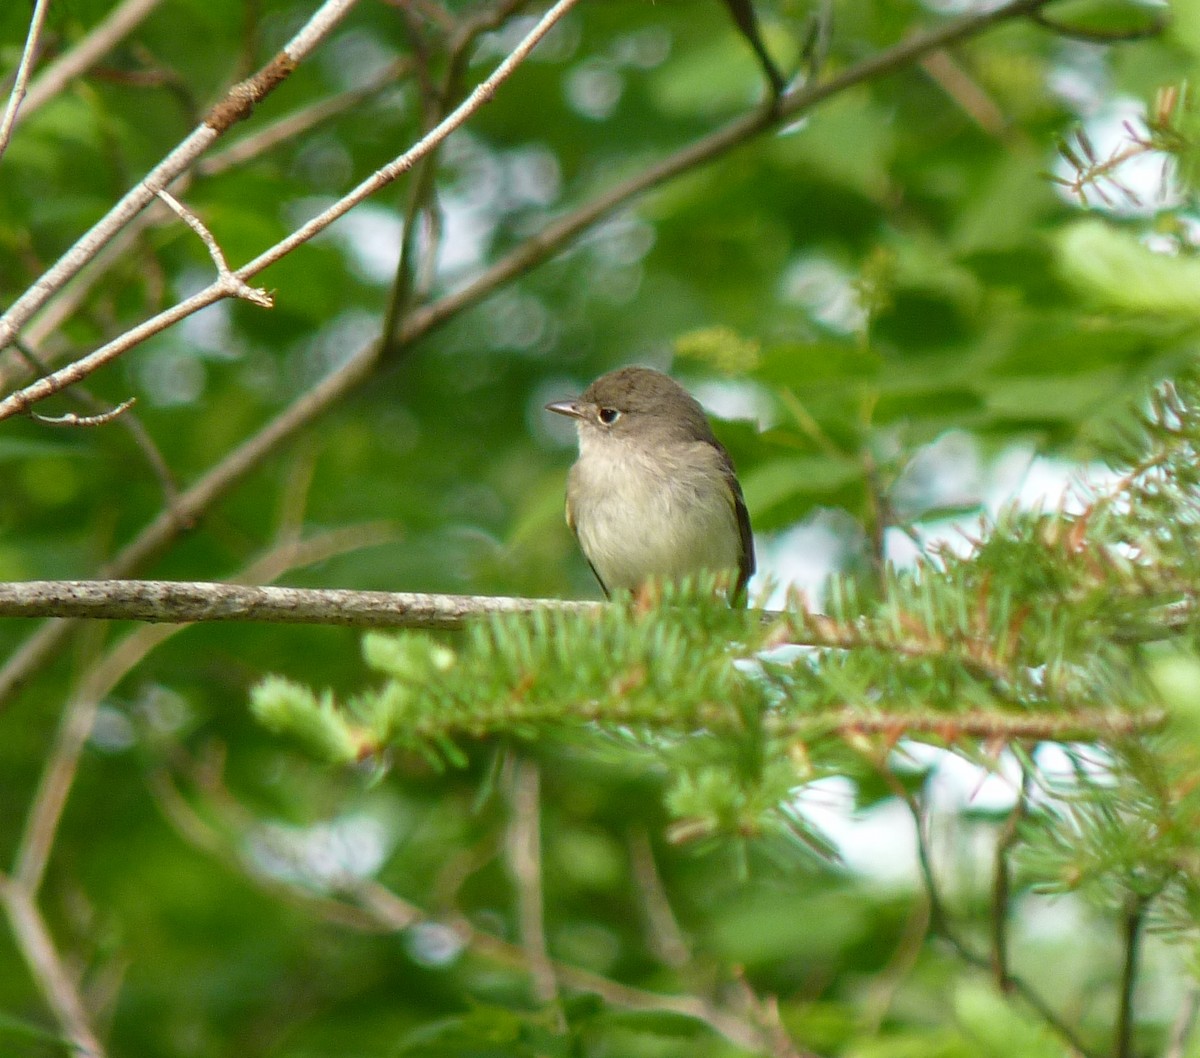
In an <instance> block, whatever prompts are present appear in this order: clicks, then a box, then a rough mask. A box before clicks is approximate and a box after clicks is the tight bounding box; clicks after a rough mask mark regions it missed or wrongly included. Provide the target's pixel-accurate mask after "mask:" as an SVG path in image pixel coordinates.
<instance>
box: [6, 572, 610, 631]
mask: <svg viewBox="0 0 1200 1058" xmlns="http://www.w3.org/2000/svg"><path fill="white" fill-rule="evenodd" d="M601 605H603V604H602V603H597V602H570V601H567V600H563V599H514V598H507V597H502V596H500V597H489V596H482V595H422V594H416V593H405V592H384V591H347V590H341V589H318V588H277V587H270V586H249V585H239V584H221V583H205V582H187V581H164V580H158V581H155V580H107V581H105V580H93V581H86V580H77V581H70V580H64V581H23V582H13V583H0V616H3V617H89V618H100V619H103V620H112V621H147V622H150V623H152V624H153V623H167V624H179V623H184V622H191V621H264V622H272V623H286V624H328V625H348V626H352V627H358V628H381V627H383V628H386V627H405V628H460V627H462V624H463V622H464V621H465V620H466V619H467V618H469V617H477V616H480V615H483V614H495V613H531V612H533V611H534V610H542V609H547V608H554V609H559V610H564V611H570V612H587V611H589V610H594V609H597V608H598V607H600V606H601Z"/></svg>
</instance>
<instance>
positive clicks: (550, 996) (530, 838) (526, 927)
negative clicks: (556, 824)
mask: <svg viewBox="0 0 1200 1058" xmlns="http://www.w3.org/2000/svg"><path fill="white" fill-rule="evenodd" d="M510 764H511V768H510V769H509V770H510V771H511V775H510V791H509V799H510V805H511V818H510V819H509V824H508V842H507V845H508V869H509V871H510V872H511V874H512V879H513V883H514V885H515V887H516V890H517V923H518V932H519V936H520V938H521V947H522V948H524V949H525V957H526V960H527V961H528V963H529V974H530V976H531V977H532V978H533V996H534V999H535V1000H536V1001H537V1002H539V1003H543V1004H544V1003H552V1002H554V1000H555V999H556V998H557V997H558V984H557V982H556V981H555V979H554V966H553V964H552V963H551V962H550V956H549V954H548V953H547V951H546V923H545V919H544V916H543V908H542V803H541V797H542V795H541V774H540V773H539V771H538V766H537V765H536V764H535V763H534V762H533V761H531V760H526V759H523V758H521V757H510Z"/></svg>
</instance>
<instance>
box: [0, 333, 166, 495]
mask: <svg viewBox="0 0 1200 1058" xmlns="http://www.w3.org/2000/svg"><path fill="white" fill-rule="evenodd" d="M13 348H14V349H16V351H17V352H18V353H19V354H20V356H21V357H22V358H24V359H25V360H26V361H27V362H28V363H29V364H30V365H32V367H33V368H34V370H36V371H40V372H43V373H44V372H45V371H46V367H45V365H44V364H43V363H42V361H41V358H40V357H38V356H37V355H35V354H34V352H33V350H32V349H30V348H29V346H28V345H27V344H26V343H25V342H24V341H23V340H22V339H20V338H18V339H17V340H16V341H15V342H13ZM72 393H73V395H74V397H75V399H76V400H77V401H78V402H79V403H80V404H82V405H84V406H85V407H89V408H91V409H92V410H93V413H94V414H93V415H91V416H76V417H75V418H76V419H77V420H79V422H83V423H86V424H87V425H97V424H98V423H100V422H107V421H111V420H112V419H114V418H118V419H119V422H120V424H121V425H122V426H123V427H124V428H125V430H126V431H127V432H128V433H129V435H130V436H131V437H132V438H133V443H134V444H135V445H136V446H137V448H138V450H139V451H140V452H141V453H142V455H143V456H144V457H145V459H146V462H147V463H149V464H150V469H151V470H152V471H153V472H154V476H155V477H156V478H157V479H158V482H159V485H160V486H161V487H162V491H163V497H164V498H165V499H166V502H167V503H168V504H170V503H172V502H174V500H175V498H176V497H177V496H178V495H179V486H178V485H177V484H176V481H175V475H174V474H172V473H171V468H170V466H168V464H167V460H166V457H164V456H163V454H162V452H161V451H160V450H159V447H158V445H157V444H155V443H154V438H153V437H151V436H150V431H149V430H147V429H146V427H145V424H144V423H143V422H142V420H141V419H139V418H138V417H137V416H136V415H127V414H124V412H125V411H127V410H128V409H129V408H131V407H132V406H133V404H134V403H135V401H136V399H137V398H135V397H131V398H130V399H129V400H127V401H125V402H124V403H123V404H121V405H118V407H117V408H115V409H112V410H110V411H105V410H103V409H105V408H106V405H105V403H104V402H103V401H102V400H100V398H99V397H97V396H95V395H94V394H93V393H92V392H91V391H90V390H89V389H87V387H86V386H76V387H75V388H74V390H73V391H72ZM34 418H36V419H37V420H38V421H41V422H49V423H50V424H51V425H56V422H55V420H53V419H47V418H46V417H45V416H42V415H35V416H34ZM71 425H76V423H71Z"/></svg>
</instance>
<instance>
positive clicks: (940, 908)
mask: <svg viewBox="0 0 1200 1058" xmlns="http://www.w3.org/2000/svg"><path fill="white" fill-rule="evenodd" d="M880 773H881V774H882V776H883V778H884V780H885V781H886V782H887V784H888V785H889V786H890V787H891V789H892V791H893V793H895V795H896V796H897V797H898V798H899V799H900V801H901V802H902V803H903V804H904V805H905V807H907V808H908V811H909V814H910V815H911V816H912V820H913V826H914V829H915V832H916V840H917V862H918V864H919V865H920V869H921V878H922V881H923V882H924V888H925V899H926V901H927V902H928V904H929V928H930V929H931V930H932V931H933V932H934V933H936V934H937V935H938V936H940V937H941V938H942V939H943V940H944V941H946V943H948V944H949V945H950V947H951V948H953V949H954V952H955V954H957V955H958V957H959V958H960V959H961V960H962V961H963V962H964V963H966V964H967V965H968V966H975V967H978V968H979V969H981V970H988V969H990V968H991V960H990V959H989V958H988V957H987V956H984V955H980V954H979V953H978V952H976V951H974V950H973V949H972V948H971V947H970V946H969V945H968V944H967V943H966V942H965V941H964V940H963V939H962V938H961V937H960V936H959V935H958V931H957V930H956V929H955V928H954V926H953V924H952V922H951V919H950V917H949V915H948V914H947V912H946V905H945V903H944V902H943V900H942V894H941V888H940V886H939V885H938V882H937V875H936V874H935V872H934V868H933V855H932V852H931V850H930V847H929V840H928V837H927V835H926V833H925V824H924V813H923V812H922V811H921V806H920V804H919V802H918V801H917V799H916V797H915V796H914V795H913V794H912V793H911V792H910V791H909V789H908V788H907V787H906V786H905V785H904V784H903V783H902V782H901V781H900V779H899V778H898V777H897V776H896V775H895V774H894V773H893V772H892V770H891V769H890V768H889V767H887V765H886V764H883V765H882V766H881V767H880ZM1007 980H1008V986H1009V987H1008V991H1009V992H1010V993H1012V994H1014V995H1017V996H1020V998H1021V999H1023V1000H1024V1001H1025V1002H1026V1003H1027V1004H1028V1005H1029V1006H1030V1007H1032V1008H1033V1010H1034V1011H1035V1012H1036V1013H1037V1014H1038V1016H1039V1017H1040V1018H1041V1019H1042V1021H1043V1022H1045V1024H1046V1025H1047V1026H1048V1027H1049V1028H1050V1029H1052V1030H1053V1031H1054V1032H1055V1033H1057V1034H1058V1035H1059V1036H1060V1037H1061V1038H1062V1039H1063V1040H1064V1041H1065V1042H1066V1043H1067V1044H1068V1045H1069V1046H1070V1047H1072V1048H1074V1049H1075V1051H1076V1052H1078V1054H1080V1055H1082V1056H1083V1058H1100V1056H1099V1055H1098V1054H1097V1052H1096V1051H1094V1050H1092V1049H1091V1048H1089V1047H1088V1046H1086V1045H1085V1044H1084V1042H1083V1040H1082V1039H1080V1037H1079V1034H1078V1033H1076V1031H1075V1030H1074V1029H1073V1028H1071V1026H1070V1025H1068V1024H1067V1023H1066V1022H1065V1021H1063V1019H1062V1018H1061V1017H1059V1015H1058V1014H1057V1013H1055V1012H1054V1011H1053V1010H1052V1009H1051V1008H1050V1006H1049V1005H1048V1004H1047V1003H1046V1001H1045V1000H1044V999H1043V998H1042V997H1041V995H1040V994H1038V993H1037V992H1036V991H1035V990H1034V989H1033V987H1032V986H1031V985H1030V984H1029V983H1028V982H1027V981H1025V979H1024V978H1021V977H1017V976H1015V975H1013V974H1011V973H1010V974H1009V975H1008V977H1007Z"/></svg>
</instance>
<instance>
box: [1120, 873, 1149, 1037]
mask: <svg viewBox="0 0 1200 1058" xmlns="http://www.w3.org/2000/svg"><path fill="white" fill-rule="evenodd" d="M1147 904H1148V901H1147V900H1146V898H1145V897H1142V896H1133V897H1131V898H1130V901H1129V905H1128V907H1127V908H1126V909H1125V915H1124V920H1123V922H1122V929H1121V942H1122V945H1123V947H1124V956H1125V957H1124V959H1123V960H1122V962H1121V988H1120V992H1119V998H1118V1001H1117V1022H1116V1029H1115V1031H1114V1037H1115V1038H1114V1041H1113V1055H1114V1058H1133V1022H1134V1017H1133V996H1134V991H1135V989H1136V988H1137V979H1138V960H1139V958H1140V956H1141V950H1142V927H1143V926H1144V925H1145V924H1146V907H1147Z"/></svg>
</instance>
